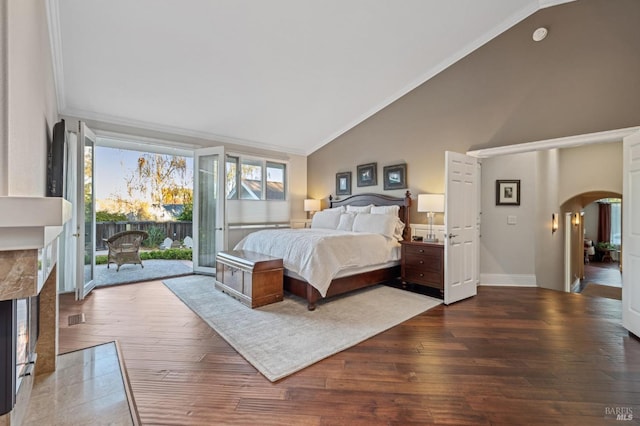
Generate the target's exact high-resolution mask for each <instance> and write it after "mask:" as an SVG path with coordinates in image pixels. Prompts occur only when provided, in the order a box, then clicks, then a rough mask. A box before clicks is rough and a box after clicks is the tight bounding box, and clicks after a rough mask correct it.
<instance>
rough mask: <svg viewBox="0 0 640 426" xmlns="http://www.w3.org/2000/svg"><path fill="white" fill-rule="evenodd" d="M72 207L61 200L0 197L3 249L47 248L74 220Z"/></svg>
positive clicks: (0, 240) (0, 248)
mask: <svg viewBox="0 0 640 426" xmlns="http://www.w3.org/2000/svg"><path fill="white" fill-rule="evenodd" d="M71 208H72V206H71V203H70V202H68V201H67V200H65V199H64V198H59V197H14V196H7V197H0V250H28V249H39V248H43V247H46V246H47V245H48V244H49V243H51V241H53V240H54V239H55V238H56V237H58V235H60V233H61V232H62V227H63V225H64V224H65V222H67V221H68V220H69V219H71Z"/></svg>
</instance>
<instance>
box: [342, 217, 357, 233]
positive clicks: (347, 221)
mask: <svg viewBox="0 0 640 426" xmlns="http://www.w3.org/2000/svg"><path fill="white" fill-rule="evenodd" d="M355 218H356V215H355V214H353V213H342V214H341V215H340V222H338V228H337V229H338V230H340V231H353V221H354V219H355Z"/></svg>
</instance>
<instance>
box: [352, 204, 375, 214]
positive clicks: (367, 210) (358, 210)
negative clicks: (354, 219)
mask: <svg viewBox="0 0 640 426" xmlns="http://www.w3.org/2000/svg"><path fill="white" fill-rule="evenodd" d="M371 207H373V205H372V204H369V205H368V206H347V213H371Z"/></svg>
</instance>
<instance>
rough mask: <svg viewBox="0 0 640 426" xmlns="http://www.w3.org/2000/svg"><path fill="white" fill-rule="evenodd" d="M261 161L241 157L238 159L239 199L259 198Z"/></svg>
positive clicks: (260, 191)
mask: <svg viewBox="0 0 640 426" xmlns="http://www.w3.org/2000/svg"><path fill="white" fill-rule="evenodd" d="M262 169H263V166H262V161H261V160H248V159H241V161H240V199H241V200H261V199H262V192H263V189H262V187H263V183H262Z"/></svg>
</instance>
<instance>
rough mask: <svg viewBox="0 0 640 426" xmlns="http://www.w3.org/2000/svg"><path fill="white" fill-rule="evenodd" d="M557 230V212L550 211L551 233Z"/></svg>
mask: <svg viewBox="0 0 640 426" xmlns="http://www.w3.org/2000/svg"><path fill="white" fill-rule="evenodd" d="M557 230H558V214H557V213H551V233H552V234H554V233H555V232H556V231H557Z"/></svg>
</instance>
